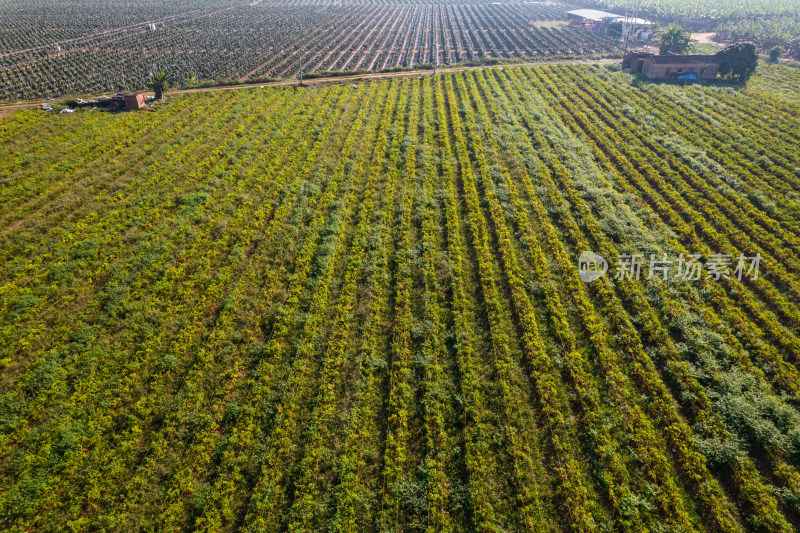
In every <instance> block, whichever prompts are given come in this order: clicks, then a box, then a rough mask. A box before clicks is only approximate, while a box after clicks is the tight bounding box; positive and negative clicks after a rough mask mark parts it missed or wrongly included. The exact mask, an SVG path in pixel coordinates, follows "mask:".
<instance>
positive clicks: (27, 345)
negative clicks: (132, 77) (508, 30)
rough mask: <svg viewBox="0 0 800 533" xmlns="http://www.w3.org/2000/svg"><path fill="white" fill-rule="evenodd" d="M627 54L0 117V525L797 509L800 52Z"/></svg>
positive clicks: (382, 522)
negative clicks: (716, 67)
mask: <svg viewBox="0 0 800 533" xmlns="http://www.w3.org/2000/svg"><path fill="white" fill-rule="evenodd" d="M462 7H463V6H462ZM463 8H464V9H466V7H463ZM393 9H398V8H397V6H392V5H381V6H378V7H377V8H376V11H375V16H376V17H377V18H378V19H382V17H384V15H385V14H386V13H387V12H390V11H391V10H393ZM477 9H478V8H477V7H476V10H477ZM478 13H479V11H478V12H476V14H475V18H478V17H479V14H478ZM407 15H408V17H406V16H399V17H397V16H393V17H392V18H391V19H387V20H388V27H387V29H386V31H383V32H379V35H372V36H370V35H368V34H364V35H363V36H362V37H361V38H363V39H367V40H368V41H369V42H372V40H374V39H379V40H381V41H386V42H394V41H395V39H396V40H397V41H398V42H405V37H402V35H403V34H402V31H403V30H402V29H403V28H404V27H406V26H409V27H416V26H414V24H413V23H412V22H413V21H414V20H417V19H419V20H429V21H430V24H431V27H441V25H442V24H445V23H443V22H441V21H442V20H447V17H448V15H449V10H444V11H440V10H437V9H434V8H432V7H430V6H427V7H426V6H425V5H418V6H410V7H408V12H407ZM461 20H462V21H464V22H463V24H470V22H469V20H470V19H469V18H468V17H464V18H462V19H461ZM354 24H355V26H354V27H357V23H355V22H354ZM374 27H376V28H380V27H382V26H374ZM425 28H427V26H423V27H422V30H421V31H420V32H419V33H411V34H409V35H410V37H409V39H408V41H409V42H426V39H428V37H427V36H428V35H429V34H428V33H427V31H426V30H425ZM456 28H458V26H456ZM414 31H416V30H414ZM393 32H397V33H398V34H399V35H401V37H397V36H396V35H395V33H393ZM457 35H460V36H461V41H460V42H462V43H464V42H466V41H467V38H469V37H471V35H470V33H469V32H468V31H465V32H463V33H462V32H461V31H460V30H458V31H457V32H456V31H454V32H453V34H452V35H451V38H452V42H456V43H457V42H459V41H458V37H456V36H457ZM475 37H476V38H481V39H482V38H483V37H484V36H482V35H476V36H475ZM495 38H496V37H492V40H491V41H490V40H489V39H488V38H487V39H486V41H481V42H484V46H486V47H490V46H492V42H495V44H496V41H495ZM476 44H477V43H476ZM465 46H466V45H465ZM366 57H367V59H364V61H372V59H370V58H374V57H375V56H366ZM335 61H337V62H338V61H344V62H347V61H354V62H359V61H362V57H361V56H360V55H359V54H355V55H353V54H352V51H351V52H347V51H345V54H343V55H342V57H341V58H338V59H335ZM631 82H632V77H631V76H630V75H627V74H623V73H620V72H614V71H613V69H612V68H606V67H600V66H585V65H580V66H578V65H560V66H550V67H536V68H523V67H508V66H506V67H505V68H503V69H500V68H494V69H491V68H487V69H473V70H467V71H463V72H458V73H443V74H439V75H437V76H427V77H424V79H423V78H419V77H414V78H396V79H393V80H390V81H381V82H374V83H361V84H359V85H358V87H357V88H352V87H351V86H350V85H327V86H321V87H316V88H307V89H303V88H297V87H293V88H267V89H248V90H236V91H216V92H208V93H192V94H189V95H184V96H175V97H174V98H171V99H170V101H169V103H166V104H161V105H159V106H157V107H156V108H155V109H151V110H149V111H143V112H138V113H102V112H95V113H91V112H89V111H84V110H78V111H77V112H76V113H74V114H72V115H52V114H47V113H44V112H41V111H35V110H23V111H17V112H14V113H11V114H10V115H7V116H2V117H0V185H2V186H0V264H2V265H3V268H2V269H0V295H2V298H0V444H1V445H0V525H1V526H0V527H1V528H2V529H4V530H9V531H62V530H74V531H95V530H117V531H138V530H159V531H194V530H202V531H336V532H352V531H385V530H391V531H437V532H438V531H463V532H472V531H532V532H543V531H545V532H548V531H577V532H592V531H672V532H693V531H708V532H718V531H726V532H744V531H776V532H777V531H781V532H783V531H785V532H790V531H793V530H795V529H796V528H797V526H798V524H800V521H799V520H800V467H799V466H798V465H800V411H798V405H800V261H799V260H798V254H800V137H798V135H797V131H798V128H800V118H798V117H800V105H798V97H800V71H798V70H797V69H793V68H789V67H786V66H777V65H770V66H762V67H760V69H759V71H758V73H757V74H756V76H755V77H754V78H753V79H752V80H751V82H750V85H749V86H748V87H747V88H746V89H736V90H734V89H731V88H726V87H715V86H693V87H680V86H677V85H660V84H643V85H641V86H636V85H635V84H632V83H631ZM687 117H695V118H696V120H687ZM587 250H593V251H594V252H595V253H596V254H599V255H601V256H602V257H604V258H606V259H608V260H609V262H611V264H612V270H617V269H615V268H613V267H614V266H615V264H616V262H617V261H616V260H617V259H619V258H621V257H623V254H628V255H629V256H631V255H632V254H642V256H643V257H644V258H645V259H644V261H645V266H644V267H643V268H644V269H646V268H647V264H648V263H649V262H650V261H651V260H655V259H652V258H656V259H657V260H659V261H662V260H663V259H665V258H669V259H670V260H673V261H676V262H677V259H678V258H679V257H681V256H683V258H688V257H690V256H692V255H693V254H696V255H698V256H699V259H700V260H701V263H703V264H705V265H708V268H707V269H706V268H704V269H703V270H702V272H701V275H699V276H698V277H697V279H694V278H691V277H689V278H684V279H681V278H679V277H678V276H677V275H676V271H675V269H674V268H672V269H668V271H665V272H664V274H665V275H664V276H662V272H661V271H659V272H658V273H657V274H656V275H654V276H647V275H646V274H647V273H646V271H645V270H643V271H642V275H641V277H640V278H638V279H637V278H636V277H634V276H632V275H622V276H619V275H612V274H613V272H612V271H609V272H608V275H606V276H604V277H600V278H599V279H596V280H595V281H593V282H591V283H585V282H584V281H582V280H581V277H580V276H579V271H578V264H577V259H578V257H579V255H581V254H582V252H585V251H587ZM717 254H723V255H724V256H727V257H729V258H731V260H732V264H730V266H729V268H727V269H725V270H723V269H720V268H717V269H716V270H713V269H712V268H711V266H710V265H712V264H713V259H714V257H717ZM739 256H742V257H744V256H746V257H748V258H753V257H760V260H761V263H760V266H761V270H760V271H759V272H758V275H757V276H756V275H754V272H752V271H750V270H748V272H746V273H745V275H744V276H737V275H736V271H735V268H736V258H737V257H739ZM720 258H721V257H717V259H720ZM716 264H717V266H718V267H719V266H720V265H721V263H716ZM751 266H752V265H751ZM714 272H716V273H717V274H719V275H718V276H714V274H713V273H714ZM623 273H624V271H623ZM617 274H619V271H617ZM629 274H632V272H629ZM666 274H670V275H669V276H667V275H666ZM740 274H741V272H740Z"/></svg>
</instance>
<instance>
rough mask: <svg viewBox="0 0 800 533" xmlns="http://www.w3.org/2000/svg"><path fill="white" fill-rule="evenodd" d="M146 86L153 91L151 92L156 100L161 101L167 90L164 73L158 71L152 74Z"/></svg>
mask: <svg viewBox="0 0 800 533" xmlns="http://www.w3.org/2000/svg"><path fill="white" fill-rule="evenodd" d="M148 85H149V86H150V88H151V89H153V92H155V93H156V100H161V99H163V98H164V91H166V90H167V76H166V75H165V74H164V71H163V70H159V71H158V72H154V73H153V74H152V75H151V78H150V82H149V83H148Z"/></svg>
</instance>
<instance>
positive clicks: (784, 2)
mask: <svg viewBox="0 0 800 533" xmlns="http://www.w3.org/2000/svg"><path fill="white" fill-rule="evenodd" d="M580 3H581V4H585V5H588V6H591V7H594V8H597V9H607V8H608V5H609V3H608V2H606V1H605V0H582V1H581V2H580ZM614 4H615V7H616V10H617V12H619V13H624V12H625V10H626V9H627V10H629V11H633V10H637V14H638V15H639V16H640V17H646V18H649V19H651V20H654V21H657V22H659V23H660V24H661V25H662V26H667V25H671V24H674V25H678V26H684V27H687V28H689V29H691V30H694V31H701V32H711V31H713V32H716V33H717V35H716V39H717V40H718V41H719V42H720V43H723V44H729V43H736V42H742V41H749V42H754V43H755V44H756V45H757V46H758V47H759V49H760V50H761V51H762V52H767V51H768V50H769V49H770V48H772V47H774V46H781V47H782V48H783V49H784V52H785V54H786V56H787V57H789V58H791V59H800V0H747V1H735V2H732V1H729V0H619V1H618V2H614Z"/></svg>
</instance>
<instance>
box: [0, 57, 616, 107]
mask: <svg viewBox="0 0 800 533" xmlns="http://www.w3.org/2000/svg"><path fill="white" fill-rule="evenodd" d="M619 61H620V60H619V59H593V60H588V59H569V60H562V61H533V62H528V63H508V64H505V65H480V66H475V67H463V66H461V67H445V68H439V69H436V72H437V73H438V72H461V71H464V70H476V69H483V68H489V69H496V68H499V69H502V68H505V67H509V68H513V67H540V66H547V65H579V64H588V65H598V64H606V63H614V62H619ZM415 76H433V70H402V71H400V72H375V73H369V74H358V75H355V76H331V77H327V78H314V79H310V80H309V79H306V80H303V87H317V86H321V85H333V84H337V83H338V84H347V83H358V82H367V81H380V80H387V79H392V78H413V77H415ZM297 85H298V82H297V80H295V79H287V80H281V81H273V82H266V83H239V84H236V85H226V86H222V87H203V88H200V89H179V90H176V91H169V92H167V94H166V97H167V98H169V97H170V96H178V95H181V94H189V93H197V92H217V91H235V90H237V89H253V88H267V87H288V86H297ZM142 94H144V95H146V96H147V95H152V94H153V93H152V92H144V93H142ZM84 98H87V99H88V98H92V97H91V96H84ZM72 99H74V98H73V97H65V98H58V99H55V100H51V101H49V102H47V103H48V104H50V105H55V104H59V103H62V104H63V103H64V102H65V101H67V100H72ZM42 101H43V100H42V99H37V100H35V101H33V100H30V101H25V102H16V103H13V104H5V105H3V104H0V115H2V114H3V112H4V111H5V112H6V114H7V113H8V112H9V111H10V110H13V109H25V108H35V107H38V106H39V105H40V104H41V102H42Z"/></svg>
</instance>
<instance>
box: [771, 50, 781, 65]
mask: <svg viewBox="0 0 800 533" xmlns="http://www.w3.org/2000/svg"><path fill="white" fill-rule="evenodd" d="M782 53H783V47H782V46H776V47H774V48H771V49H770V51H769V62H770V63H777V62H778V58H779V57H781V54H782Z"/></svg>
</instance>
